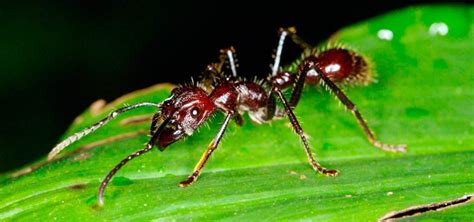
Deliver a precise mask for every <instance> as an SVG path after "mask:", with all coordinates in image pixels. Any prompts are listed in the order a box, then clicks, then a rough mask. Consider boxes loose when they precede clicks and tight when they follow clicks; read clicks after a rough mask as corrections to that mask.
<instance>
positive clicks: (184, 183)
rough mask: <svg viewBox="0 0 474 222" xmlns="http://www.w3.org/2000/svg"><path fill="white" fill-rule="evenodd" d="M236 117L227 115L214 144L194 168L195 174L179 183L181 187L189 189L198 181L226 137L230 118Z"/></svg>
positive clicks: (210, 145)
mask: <svg viewBox="0 0 474 222" xmlns="http://www.w3.org/2000/svg"><path fill="white" fill-rule="evenodd" d="M232 115H234V114H233V113H227V115H226V117H225V120H224V123H223V124H222V126H221V128H220V129H219V132H217V135H216V137H214V139H213V140H212V142H211V143H210V144H209V145H208V147H207V149H206V151H205V152H204V153H203V154H202V156H201V159H200V160H199V162H198V163H197V164H196V166H195V167H194V171H193V173H192V174H191V175H190V176H189V177H188V179H187V180H184V181H181V183H179V186H180V187H187V186H189V185H191V184H192V183H193V182H194V181H196V179H197V178H198V176H199V174H201V170H202V168H203V167H204V165H205V164H206V162H207V161H208V160H209V157H210V156H211V154H212V153H213V152H214V150H216V148H217V145H219V142H220V141H221V138H222V136H223V135H224V132H225V129H226V128H227V125H228V124H229V121H230V118H231V117H232Z"/></svg>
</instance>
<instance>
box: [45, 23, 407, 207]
mask: <svg viewBox="0 0 474 222" xmlns="http://www.w3.org/2000/svg"><path fill="white" fill-rule="evenodd" d="M287 36H290V37H291V39H292V40H293V42H295V43H296V44H297V45H299V46H301V47H302V48H303V49H304V50H305V53H303V57H302V59H301V60H300V62H299V63H298V69H297V73H290V72H282V71H280V70H281V67H280V58H281V53H282V50H283V43H284V41H285V38H286V37H287ZM222 56H223V57H222ZM222 56H221V63H220V64H212V65H209V66H208V69H207V70H206V72H207V73H208V76H211V77H212V79H211V82H212V84H211V83H207V84H203V85H199V86H198V85H191V86H182V87H178V88H175V89H174V90H173V91H172V92H171V96H170V97H169V98H168V99H166V100H165V101H163V102H162V103H159V104H156V103H148V102H144V103H138V104H135V105H131V106H127V107H124V108H121V109H118V110H116V111H114V112H112V113H110V114H109V115H108V116H107V117H105V118H104V119H102V120H101V121H99V122H98V123H96V124H94V125H93V126H91V127H89V128H86V129H84V130H83V131H81V132H78V133H76V134H74V135H72V136H70V137H69V138H67V139H66V140H64V141H63V142H61V143H59V144H58V145H57V146H56V147H54V148H53V150H52V151H51V152H50V154H49V156H48V158H49V159H52V158H53V157H54V156H55V155H57V154H58V153H59V152H60V151H61V150H63V149H64V148H65V147H67V146H68V145H70V144H71V143H73V142H75V141H77V140H79V139H80V138H81V137H83V136H85V135H87V134H89V133H91V132H93V131H95V130H96V129H98V128H99V127H101V126H103V125H105V124H106V123H107V122H109V121H110V120H112V119H114V118H115V117H116V116H118V115H120V114H121V113H124V112H127V111H129V110H132V109H135V108H139V107H143V106H154V107H157V108H158V109H159V110H158V112H157V113H156V114H155V115H154V116H153V120H152V123H151V132H150V134H151V139H150V140H149V142H148V143H147V144H146V145H145V148H144V149H142V150H139V151H137V152H134V153H132V154H130V155H128V156H127V157H126V158H125V159H123V160H122V161H121V162H120V163H119V164H118V165H117V166H115V167H114V168H113V169H112V170H111V171H110V172H109V173H108V175H107V176H106V177H105V178H104V180H103V181H102V183H101V185H100V188H99V193H98V201H99V204H100V205H102V204H103V194H104V190H105V188H106V186H107V184H108V183H109V181H110V180H111V178H112V176H113V175H114V174H115V173H117V171H118V170H119V169H120V168H122V167H123V166H124V165H125V164H126V163H127V162H128V161H130V160H131V159H133V158H135V157H138V156H140V155H142V154H144V153H146V152H148V151H150V150H151V149H152V148H153V146H155V145H156V146H157V147H158V148H159V149H160V150H161V151H163V150H165V149H166V147H167V146H169V145H170V144H172V143H174V142H176V141H178V140H180V139H182V138H184V137H186V136H191V135H192V134H193V132H194V131H195V130H196V129H197V128H198V127H199V126H200V125H201V124H202V123H203V122H205V121H206V120H207V119H208V118H209V117H210V116H211V115H212V114H213V113H215V112H217V111H218V112H223V113H224V114H225V120H224V123H223V124H222V125H221V127H220V129H219V131H218V133H217V135H216V136H215V137H214V139H213V140H212V142H211V143H210V144H209V146H208V148H207V149H206V151H205V152H204V153H203V155H202V157H201V159H200V160H199V162H198V163H197V165H196V166H195V168H194V172H193V173H192V174H191V175H190V176H189V177H188V179H186V180H184V181H182V182H181V183H180V184H179V185H180V186H181V187H186V186H189V185H190V184H192V183H193V182H194V181H196V179H197V178H198V176H199V174H200V173H201V170H202V168H203V167H204V165H205V164H206V162H207V161H208V160H209V157H210V156H211V155H212V153H213V152H214V150H215V149H216V148H217V146H218V144H219V142H220V140H221V138H222V136H223V135H224V132H225V130H226V128H227V125H228V124H229V122H230V120H231V118H233V119H234V120H235V121H236V123H237V124H238V125H242V124H243V121H242V116H241V115H242V114H243V113H245V112H248V114H249V116H250V118H251V119H252V121H254V122H256V123H265V122H269V121H271V120H273V119H275V118H277V117H279V116H282V115H284V114H286V115H287V116H288V118H289V120H290V122H291V124H292V126H293V128H294V130H295V131H296V133H297V134H298V135H299V136H300V138H301V141H302V142H303V145H304V149H305V152H306V155H307V156H308V161H309V163H310V165H311V166H312V167H313V169H314V170H316V171H318V172H320V173H322V174H324V175H327V176H336V175H337V173H338V172H337V170H332V169H326V168H324V167H323V166H321V165H320V164H319V163H318V162H317V161H316V159H315V157H314V155H313V154H312V152H311V150H310V147H309V144H308V141H307V139H306V136H305V134H304V132H303V129H302V128H301V126H300V124H299V123H298V120H297V118H296V116H295V115H294V113H293V111H292V108H294V107H295V106H296V105H297V104H298V100H299V98H300V96H301V92H302V89H303V86H304V84H305V82H306V83H312V84H318V83H321V84H322V85H325V86H327V88H328V89H329V90H330V91H331V92H333V93H334V94H335V95H336V97H337V98H338V99H339V100H340V101H341V102H342V103H343V104H344V106H345V107H346V108H347V109H348V110H350V111H351V112H352V113H353V114H354V116H355V117H356V119H357V121H358V123H359V124H360V126H361V127H362V129H363V130H364V132H365V134H366V135H367V138H368V140H369V142H371V143H372V144H373V145H374V146H376V147H378V148H381V149H383V150H385V151H392V152H404V151H405V150H406V146H405V145H389V144H384V143H382V142H380V141H378V140H376V139H375V137H374V135H373V133H372V131H371V130H370V129H369V127H368V126H367V123H366V121H365V120H364V119H363V118H362V116H361V114H360V112H359V111H358V110H357V108H356V106H355V105H354V104H353V103H352V102H351V101H350V100H349V98H348V97H347V96H346V95H345V94H344V93H343V92H342V90H341V89H340V88H339V87H338V86H337V85H336V84H335V82H340V83H355V84H357V83H362V84H367V83H369V82H370V81H371V78H372V76H371V72H370V67H369V66H370V65H369V64H368V62H367V61H366V59H364V57H362V56H361V55H359V54H357V53H356V52H355V51H353V50H349V49H345V48H342V47H332V48H331V47H330V48H328V49H325V50H316V49H313V48H311V47H310V46H309V44H307V43H305V42H304V41H302V40H301V39H300V38H299V37H298V36H297V35H296V34H295V30H294V29H293V28H289V29H281V30H280V39H279V43H278V47H277V50H276V55H275V61H274V64H273V67H272V73H271V76H270V77H269V78H268V79H267V80H266V81H265V82H264V83H260V84H259V83H256V82H253V81H244V80H240V79H239V78H238V76H237V71H236V65H235V62H234V60H235V58H234V50H233V48H230V49H226V50H223V51H222ZM224 60H226V62H227V63H228V64H229V66H230V70H231V73H232V75H227V74H226V73H224V72H222V65H223V63H224V62H223V61H224ZM203 82H205V79H203ZM291 86H293V91H292V95H291V98H290V100H289V101H288V100H287V99H286V98H285V97H284V96H283V93H282V90H284V89H286V88H289V87H291ZM275 96H276V98H278V99H279V100H280V102H281V103H282V104H283V109H282V108H279V107H278V106H276V103H275ZM159 122H161V125H160V126H159V127H158V123H159Z"/></svg>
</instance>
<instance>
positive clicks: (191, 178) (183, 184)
mask: <svg viewBox="0 0 474 222" xmlns="http://www.w3.org/2000/svg"><path fill="white" fill-rule="evenodd" d="M198 176H199V173H196V172H194V173H193V174H192V175H191V176H189V177H188V179H186V180H183V181H181V182H180V183H179V187H182V188H184V187H187V186H189V185H191V184H192V183H194V181H196V179H197V177H198Z"/></svg>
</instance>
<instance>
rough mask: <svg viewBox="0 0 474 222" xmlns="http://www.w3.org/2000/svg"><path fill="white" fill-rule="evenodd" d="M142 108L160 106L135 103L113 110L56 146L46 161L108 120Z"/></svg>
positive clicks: (158, 105) (157, 105)
mask: <svg viewBox="0 0 474 222" xmlns="http://www.w3.org/2000/svg"><path fill="white" fill-rule="evenodd" d="M143 106H153V107H160V104H157V103H149V102H143V103H137V104H134V105H131V106H126V107H123V108H120V109H118V110H115V111H113V112H111V113H110V114H109V115H107V117H105V118H104V119H102V120H100V121H99V122H97V123H95V124H94V125H92V126H90V127H88V128H86V129H84V130H82V131H80V132H77V133H75V134H73V135H72V136H69V137H68V138H67V139H65V140H63V141H62V142H61V143H59V144H58V145H56V146H55V147H54V148H53V149H52V150H51V152H49V154H48V160H52V159H53V158H54V157H55V156H56V155H58V154H59V153H60V152H61V151H62V150H64V149H65V148H66V147H68V146H69V145H71V144H72V143H74V142H76V141H77V140H79V139H81V138H82V137H84V136H86V135H88V134H90V133H92V132H94V131H96V130H97V129H98V128H100V127H101V126H103V125H105V124H107V123H108V122H109V121H110V120H112V119H115V117H117V116H118V115H120V114H121V113H124V112H127V111H130V110H132V109H136V108H139V107H143Z"/></svg>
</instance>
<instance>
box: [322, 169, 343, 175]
mask: <svg viewBox="0 0 474 222" xmlns="http://www.w3.org/2000/svg"><path fill="white" fill-rule="evenodd" d="M321 173H323V174H324V175H325V176H330V177H335V176H337V175H338V174H339V171H337V170H327V169H323V170H322V172H321Z"/></svg>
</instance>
